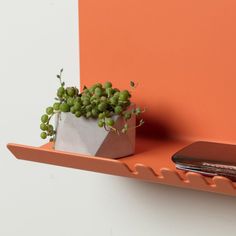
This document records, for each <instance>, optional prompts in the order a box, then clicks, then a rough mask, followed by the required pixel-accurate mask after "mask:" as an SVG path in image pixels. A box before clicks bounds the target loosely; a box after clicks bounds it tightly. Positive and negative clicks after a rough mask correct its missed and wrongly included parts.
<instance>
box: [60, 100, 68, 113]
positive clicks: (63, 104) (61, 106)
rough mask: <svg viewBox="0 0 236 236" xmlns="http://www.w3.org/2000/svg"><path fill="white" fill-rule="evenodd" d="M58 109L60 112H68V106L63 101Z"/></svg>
mask: <svg viewBox="0 0 236 236" xmlns="http://www.w3.org/2000/svg"><path fill="white" fill-rule="evenodd" d="M60 111H62V112H69V111H70V106H69V105H68V104H67V103H65V102H63V103H62V104H61V105H60Z"/></svg>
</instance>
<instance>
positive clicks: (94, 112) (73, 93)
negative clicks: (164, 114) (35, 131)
mask: <svg viewBox="0 0 236 236" xmlns="http://www.w3.org/2000/svg"><path fill="white" fill-rule="evenodd" d="M62 72H63V70H60V74H59V75H57V78H58V79H59V81H60V87H59V88H58V89H57V92H56V96H57V97H56V98H55V99H56V102H55V103H54V104H53V105H52V106H50V107H48V108H47V109H46V114H44V115H42V117H41V124H40V129H41V130H42V131H43V132H42V133H41V134H40V136H41V138H42V139H46V138H47V137H51V139H50V140H54V138H55V133H56V131H55V130H54V128H53V126H52V125H51V124H50V120H51V117H52V116H53V115H55V114H57V113H60V112H71V113H72V114H74V115H75V117H77V118H80V117H84V118H86V119H97V124H98V126H99V127H104V128H105V129H106V130H107V129H109V130H113V131H116V132H118V131H117V130H116V128H115V121H114V117H113V116H120V117H123V118H124V127H123V128H122V130H120V132H121V133H126V132H127V130H128V128H129V127H128V123H127V122H128V120H129V119H130V118H131V117H132V116H133V115H135V116H138V115H140V114H141V113H142V112H143V111H142V110H141V108H139V107H138V108H136V109H132V110H130V109H128V108H129V106H130V104H131V101H130V98H131V93H130V91H128V90H119V89H118V88H114V87H113V85H112V83H111V82H110V81H107V82H105V83H104V84H103V85H102V84H101V83H96V84H94V85H92V86H91V87H84V88H83V90H82V91H81V92H80V93H79V89H78V88H76V87H65V83H64V82H62ZM134 87H135V86H131V88H132V89H133V88H134ZM141 121H142V122H141V124H143V123H144V121H143V120H141ZM139 126H140V125H139Z"/></svg>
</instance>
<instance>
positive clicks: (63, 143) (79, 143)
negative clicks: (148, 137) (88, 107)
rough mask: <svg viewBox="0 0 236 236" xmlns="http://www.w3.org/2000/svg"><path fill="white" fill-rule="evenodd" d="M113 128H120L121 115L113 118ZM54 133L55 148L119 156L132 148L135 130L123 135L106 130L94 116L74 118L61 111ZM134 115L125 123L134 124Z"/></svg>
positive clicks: (103, 155)
mask: <svg viewBox="0 0 236 236" xmlns="http://www.w3.org/2000/svg"><path fill="white" fill-rule="evenodd" d="M113 118H114V120H115V126H114V127H115V128H117V129H119V130H121V129H122V127H123V126H124V122H123V118H121V117H119V116H115V117H113ZM56 122H57V134H56V141H55V149H56V150H61V151H68V152H75V153H80V154H86V155H91V156H99V157H107V158H120V157H124V156H128V155H131V154H133V153H134V151H135V129H133V128H132V129H129V130H128V132H127V133H126V134H122V133H121V134H119V135H118V134H116V133H115V132H114V131H106V130H105V129H104V128H100V127H98V125H97V120H96V119H86V118H84V117H80V118H77V117H75V115H73V114H71V113H60V114H59V115H58V117H57V121H56ZM135 123H136V117H135V116H133V117H132V118H131V119H130V120H129V122H128V124H129V126H130V127H134V126H135Z"/></svg>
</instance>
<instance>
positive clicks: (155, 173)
mask: <svg viewBox="0 0 236 236" xmlns="http://www.w3.org/2000/svg"><path fill="white" fill-rule="evenodd" d="M137 142H138V147H139V148H138V149H137V152H136V154H135V155H134V156H130V157H125V158H121V159H118V160H112V159H106V158H102V157H91V156H84V155H80V154H76V153H65V152H61V151H55V150H54V149H52V144H51V143H48V144H46V145H44V146H42V147H40V148H36V147H30V146H24V145H17V144H8V148H9V150H10V151H11V152H12V153H13V154H14V155H15V156H16V157H17V158H18V159H22V160H29V161H36V162H41V163H46V164H53V165H58V166H64V167H71V168H76V169H82V170H88V171H95V172H100V173H106V174H112V175H118V176H124V177H130V178H135V179H140V180H144V181H149V182H153V183H161V184H167V185H172V186H176V187H183V188H189V189H197V190H203V191H208V192H216V193H223V194H227V195H231V196H236V186H235V184H234V183H233V182H232V181H230V180H229V179H227V178H224V177H220V176H216V177H214V178H209V177H204V176H202V175H200V174H197V173H191V172H183V171H177V170H176V169H175V167H174V165H173V163H172V162H171V160H170V156H171V154H172V153H173V152H176V151H177V150H179V149H180V148H182V147H184V145H186V143H185V142H171V141H170V142H165V143H162V142H158V143H157V142H156V141H155V140H147V139H145V140H143V139H142V138H141V139H138V140H137Z"/></svg>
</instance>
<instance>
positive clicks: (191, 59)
mask: <svg viewBox="0 0 236 236" xmlns="http://www.w3.org/2000/svg"><path fill="white" fill-rule="evenodd" d="M79 6H80V7H79V27H80V29H79V31H80V63H81V85H82V86H83V85H88V86H89V85H91V84H93V83H96V82H98V81H99V82H104V81H107V80H109V81H111V82H112V83H113V84H114V85H115V86H117V87H119V88H120V87H121V88H127V86H129V82H130V80H132V81H135V82H137V83H138V84H139V85H138V87H137V89H136V91H135V92H134V93H133V100H134V101H135V103H137V104H140V105H141V106H143V107H146V109H147V112H146V113H145V120H146V125H144V126H143V127H142V128H141V129H140V130H139V132H138V138H137V150H136V154H135V155H134V156H130V157H126V158H122V159H119V160H110V159H105V158H99V157H86V156H83V155H80V154H73V153H65V152H59V151H55V150H53V149H52V148H51V146H50V144H47V145H45V146H42V147H39V148H35V147H29V146H23V145H17V144H9V145H8V148H9V149H10V151H11V152H12V153H13V154H14V155H15V156H16V157H17V158H19V159H23V160H30V161H36V162H42V163H48V164H54V165H59V166H65V167H72V168H78V169H83V170H90V171H96V172H101V173H107V174H114V175H119V176H126V177H131V178H136V179H141V180H145V181H151V182H155V183H163V184H168V185H173V186H178V187H184V188H191V189H198V190H204V191H209V192H217V193H223V194H227V195H232V196H235V195H236V189H235V187H236V186H235V183H233V182H232V181H230V180H228V179H227V178H224V177H219V176H216V177H214V178H210V177H204V176H202V175H200V174H197V173H191V172H182V171H179V170H176V168H175V166H174V164H173V163H172V162H171V156H172V155H173V154H174V153H175V152H176V151H178V150H179V149H180V148H183V147H184V146H185V145H188V144H190V143H191V142H192V141H198V140H209V141H217V142H227V143H236V122H235V120H236V110H235V109H234V105H235V101H236V93H235V88H236V70H235V61H236V44H235V42H236V28H235V23H236V14H235V11H236V1H235V0H219V1H214V0H198V1H189V0H183V1H176V0H166V1H159V0H147V1H144V0H119V1H111V0H99V1H97V0H80V1H79ZM178 140H185V141H178Z"/></svg>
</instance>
